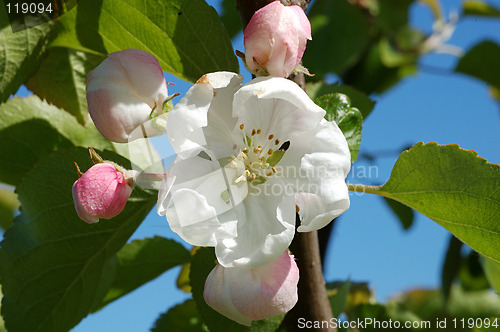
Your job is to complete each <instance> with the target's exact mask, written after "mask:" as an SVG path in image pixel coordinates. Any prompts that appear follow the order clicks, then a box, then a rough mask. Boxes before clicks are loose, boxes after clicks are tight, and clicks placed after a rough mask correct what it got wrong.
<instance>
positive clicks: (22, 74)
mask: <svg viewBox="0 0 500 332" xmlns="http://www.w3.org/2000/svg"><path fill="white" fill-rule="evenodd" d="M52 27H53V23H52V22H49V23H46V24H42V25H38V26H36V27H33V28H30V29H26V30H22V31H18V32H16V33H13V32H12V28H11V26H10V22H9V19H8V17H7V11H6V7H5V6H4V5H3V1H2V4H1V5H0V54H1V56H0V73H1V74H0V102H4V101H6V100H7V98H9V96H10V95H11V94H14V93H16V91H17V90H18V89H19V87H20V86H21V84H23V82H24V81H25V80H26V79H27V78H28V77H29V76H31V74H33V72H34V71H35V69H36V68H37V66H38V64H39V62H40V60H41V56H42V54H43V52H44V51H45V48H46V47H47V45H48V43H49V42H50V41H51V40H52V38H53V35H52V34H51V31H52Z"/></svg>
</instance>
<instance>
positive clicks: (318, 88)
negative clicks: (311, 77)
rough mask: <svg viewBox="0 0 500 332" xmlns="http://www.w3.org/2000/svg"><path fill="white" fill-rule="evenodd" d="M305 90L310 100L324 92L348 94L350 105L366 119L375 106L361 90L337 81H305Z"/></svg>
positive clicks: (324, 93)
mask: <svg viewBox="0 0 500 332" xmlns="http://www.w3.org/2000/svg"><path fill="white" fill-rule="evenodd" d="M306 91H307V94H308V95H309V97H310V98H311V99H312V100H315V99H316V98H317V97H320V96H322V95H326V94H332V93H343V94H345V95H347V96H349V98H350V99H351V104H352V106H353V107H356V108H357V109H358V110H360V112H361V114H362V115H363V119H366V117H367V116H368V114H370V112H371V111H372V110H373V108H374V107H375V101H373V100H372V99H370V97H368V96H367V95H365V94H364V93H363V92H361V91H359V90H356V89H355V88H353V87H351V86H349V85H344V84H339V83H335V84H332V85H327V84H326V83H325V82H315V83H307V84H306Z"/></svg>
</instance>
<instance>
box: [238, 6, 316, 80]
mask: <svg viewBox="0 0 500 332" xmlns="http://www.w3.org/2000/svg"><path fill="white" fill-rule="evenodd" d="M307 39H309V40H311V23H309V20H308V19H307V16H306V14H305V13H304V11H303V10H302V9H301V8H300V7H299V6H284V5H282V4H281V2H279V1H274V2H271V3H270V4H268V5H267V6H265V7H262V8H261V9H259V10H258V11H256V12H255V14H254V15H253V16H252V19H251V20H250V22H249V23H248V25H247V27H246V29H245V38H244V43H245V62H246V64H247V67H248V69H249V70H250V71H251V72H252V73H254V74H256V75H257V76H260V75H265V74H266V73H264V72H262V70H261V68H262V69H264V70H266V71H267V72H268V73H269V75H271V76H280V77H288V76H289V75H290V73H291V72H292V71H293V70H294V69H295V67H297V65H299V64H300V61H301V60H302V56H303V55H304V51H305V49H306V43H307ZM255 62H256V63H257V64H258V66H257V65H256V64H255ZM259 67H260V68H259Z"/></svg>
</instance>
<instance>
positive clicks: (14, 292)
mask: <svg viewBox="0 0 500 332" xmlns="http://www.w3.org/2000/svg"><path fill="white" fill-rule="evenodd" d="M100 154H101V156H103V157H104V158H106V159H112V160H114V161H116V162H117V163H118V164H121V165H122V166H124V167H125V168H129V167H130V165H129V164H128V162H127V160H125V159H123V158H121V157H120V156H118V155H116V154H114V153H108V152H100ZM74 161H76V162H78V164H79V165H80V168H81V169H82V170H86V169H88V168H89V167H90V166H91V161H90V158H89V157H88V151H87V150H86V149H83V148H73V149H67V150H63V151H57V152H55V153H54V154H52V155H50V156H49V157H47V158H45V159H43V160H41V161H40V162H38V163H37V164H36V166H35V167H34V168H33V169H32V170H31V171H30V172H29V173H28V174H26V176H25V177H24V179H23V181H22V182H21V183H20V184H19V186H18V187H17V192H18V195H19V200H20V201H21V205H22V208H21V215H20V216H19V217H18V218H17V219H16V221H15V222H14V225H13V226H12V227H11V228H10V229H9V230H7V232H6V233H5V234H4V235H5V236H4V240H3V241H2V244H1V249H0V274H1V275H2V284H3V289H2V290H3V292H4V298H3V301H2V314H3V317H4V319H5V322H6V325H7V328H8V330H9V331H52V332H58V331H69V330H70V329H71V328H72V327H73V326H75V325H76V324H77V323H78V322H79V321H80V320H81V319H82V318H83V317H85V316H86V315H87V314H88V313H89V312H90V311H91V310H92V309H93V308H94V306H95V305H96V304H97V303H99V302H100V301H101V300H102V298H103V297H104V295H105V293H106V291H107V288H109V286H110V281H112V277H113V274H114V270H115V269H116V266H115V263H116V260H115V254H116V253H117V252H118V250H120V248H121V247H122V246H123V245H125V243H126V242H127V240H128V238H129V237H130V236H131V235H132V233H133V232H134V231H135V230H136V228H137V227H138V226H139V224H140V223H141V222H142V220H143V219H144V218H145V217H146V215H147V214H148V212H149V211H150V210H151V208H152V207H153V206H154V204H155V201H156V198H155V195H154V194H152V193H148V192H145V191H142V190H141V189H139V188H135V190H134V192H133V194H132V197H131V198H130V199H129V201H128V203H127V205H126V207H125V209H124V211H123V212H122V213H121V214H120V215H119V216H117V217H115V218H113V219H111V220H101V221H100V222H99V223H97V224H87V223H85V222H84V221H82V220H80V219H79V218H78V216H77V214H76V212H75V208H74V204H73V198H72V194H71V188H72V185H73V182H74V181H75V180H76V179H77V175H76V171H75V168H74V165H73V162H74Z"/></svg>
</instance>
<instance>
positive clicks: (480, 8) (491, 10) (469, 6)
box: [462, 0, 500, 17]
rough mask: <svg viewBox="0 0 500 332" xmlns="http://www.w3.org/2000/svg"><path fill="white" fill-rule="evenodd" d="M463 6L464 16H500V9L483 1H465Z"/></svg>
mask: <svg viewBox="0 0 500 332" xmlns="http://www.w3.org/2000/svg"><path fill="white" fill-rule="evenodd" d="M462 7H463V13H462V15H463V16H484V17H500V9H498V8H495V7H493V6H491V5H489V4H487V3H486V2H483V1H475V0H472V1H471V0H469V1H464V3H463V4H462Z"/></svg>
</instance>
